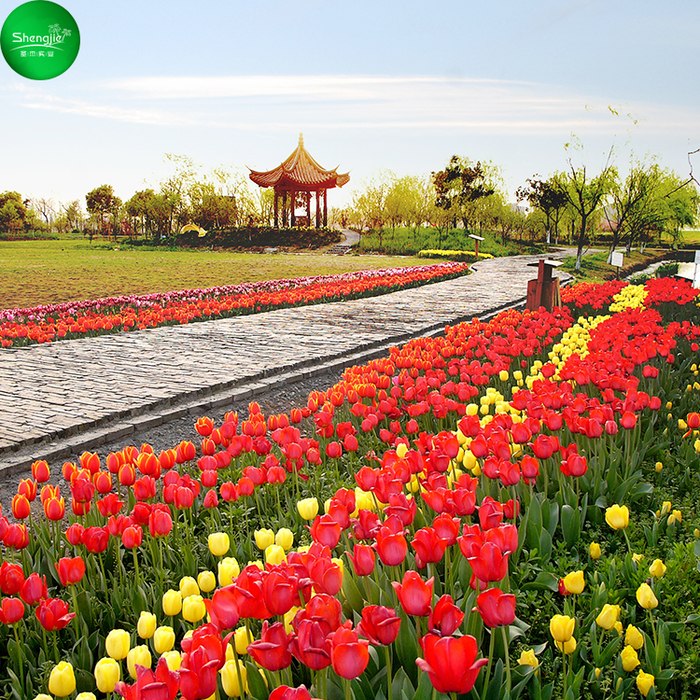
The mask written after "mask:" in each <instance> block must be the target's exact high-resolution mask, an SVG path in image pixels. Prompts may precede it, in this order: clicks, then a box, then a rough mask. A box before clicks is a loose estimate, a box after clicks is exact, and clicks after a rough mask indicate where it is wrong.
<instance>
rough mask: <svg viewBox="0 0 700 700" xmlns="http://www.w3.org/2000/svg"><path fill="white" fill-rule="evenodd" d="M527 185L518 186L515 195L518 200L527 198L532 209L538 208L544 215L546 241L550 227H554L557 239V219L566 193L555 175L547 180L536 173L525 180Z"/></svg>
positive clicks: (549, 234) (559, 217)
mask: <svg viewBox="0 0 700 700" xmlns="http://www.w3.org/2000/svg"><path fill="white" fill-rule="evenodd" d="M527 183H528V187H519V188H518V190H517V192H516V196H517V198H518V200H519V201H522V200H525V199H526V200H527V201H528V202H529V203H530V206H531V207H532V208H533V209H539V210H540V211H541V212H542V213H543V214H544V217H545V234H546V236H547V243H551V240H552V236H551V234H552V228H554V240H555V241H556V240H558V233H559V231H558V228H559V221H560V220H561V216H562V213H563V212H564V208H565V207H566V204H567V198H566V193H565V192H564V189H563V187H562V186H561V183H560V182H559V181H558V179H557V178H556V176H553V177H550V178H549V180H542V179H540V178H539V176H538V175H535V176H534V177H533V178H532V179H528V180H527Z"/></svg>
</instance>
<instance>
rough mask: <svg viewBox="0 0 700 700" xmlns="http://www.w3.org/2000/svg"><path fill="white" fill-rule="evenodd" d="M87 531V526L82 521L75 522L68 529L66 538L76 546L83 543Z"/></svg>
mask: <svg viewBox="0 0 700 700" xmlns="http://www.w3.org/2000/svg"><path fill="white" fill-rule="evenodd" d="M84 532H85V527H84V526H83V525H81V524H80V523H73V524H72V525H71V526H70V527H68V528H67V529H66V539H67V540H68V541H69V542H70V543H71V544H72V545H73V546H74V547H77V546H78V545H79V544H82V543H83V533H84Z"/></svg>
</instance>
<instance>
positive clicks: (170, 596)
mask: <svg viewBox="0 0 700 700" xmlns="http://www.w3.org/2000/svg"><path fill="white" fill-rule="evenodd" d="M180 610H182V595H181V594H180V591H174V590H173V589H172V588H171V589H170V590H168V591H165V593H163V612H164V613H165V614H166V615H170V616H171V617H172V616H173V615H179V614H180Z"/></svg>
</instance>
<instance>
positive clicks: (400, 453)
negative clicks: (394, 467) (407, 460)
mask: <svg viewBox="0 0 700 700" xmlns="http://www.w3.org/2000/svg"><path fill="white" fill-rule="evenodd" d="M407 453H408V447H407V446H406V445H405V444H404V443H403V442H402V443H399V444H398V445H397V446H396V456H397V457H398V458H399V459H403V458H404V457H405V456H406V454H407Z"/></svg>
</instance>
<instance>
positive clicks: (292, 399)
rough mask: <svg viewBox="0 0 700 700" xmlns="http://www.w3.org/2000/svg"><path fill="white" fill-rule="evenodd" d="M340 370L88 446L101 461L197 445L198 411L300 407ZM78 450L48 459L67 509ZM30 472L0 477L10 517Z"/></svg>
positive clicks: (35, 509) (217, 415) (217, 413)
mask: <svg viewBox="0 0 700 700" xmlns="http://www.w3.org/2000/svg"><path fill="white" fill-rule="evenodd" d="M342 374H343V371H342V370H339V371H337V372H328V373H326V374H320V375H316V376H313V377H309V378H308V379H301V380H299V381H297V382H292V383H290V384H288V385H286V386H285V387H283V388H281V389H280V388H277V389H275V390H272V391H268V392H265V393H263V394H259V395H256V396H255V397H254V398H252V399H245V400H244V401H236V402H231V404H230V405H228V406H225V407H224V408H219V409H216V410H211V411H208V412H201V413H198V414H197V415H195V414H192V413H190V414H187V415H185V416H183V417H181V418H177V419H175V420H172V421H169V422H167V423H162V424H161V425H158V426H155V427H150V428H144V429H141V430H136V431H134V432H133V433H131V434H130V435H127V436H126V437H121V438H118V439H116V440H113V441H110V442H105V443H104V444H103V445H101V446H100V447H98V448H97V449H94V450H91V452H96V453H97V454H98V455H99V456H100V459H101V462H102V464H103V465H104V464H105V460H106V458H107V455H108V454H109V453H110V452H117V451H119V450H121V449H122V448H124V447H126V446H127V445H134V446H135V447H137V448H140V447H141V445H142V444H143V443H144V442H147V443H148V444H149V445H151V447H153V450H154V452H155V453H156V454H158V453H159V452H160V451H161V450H166V449H169V448H171V447H177V445H178V444H179V443H180V442H182V441H183V440H190V441H191V442H194V443H195V445H199V442H200V441H201V439H202V438H201V436H200V435H199V434H198V433H197V431H196V430H195V429H194V424H195V423H196V421H197V419H198V418H199V417H201V415H208V416H209V418H211V419H212V420H213V421H214V422H215V423H216V424H217V425H218V424H221V422H222V421H223V418H224V414H226V413H228V412H229V411H238V415H239V416H240V418H241V419H245V418H247V417H248V404H249V403H251V402H252V401H256V402H257V403H258V404H259V405H260V408H261V410H262V412H263V413H264V414H265V415H274V414H278V413H288V412H289V411H290V410H291V409H292V408H301V407H302V406H306V402H307V400H308V398H309V394H310V393H311V392H312V391H325V390H326V389H329V388H330V387H332V386H333V385H334V384H336V383H337V382H339V381H340V379H341V378H342ZM79 457H80V453H79V452H76V453H74V454H71V455H70V457H66V458H65V459H63V460H58V461H53V462H49V467H50V469H51V479H50V481H49V483H50V484H58V485H59V486H60V487H61V495H62V496H63V497H64V498H65V499H66V508H67V509H70V487H69V485H68V483H67V482H66V481H65V479H64V478H63V474H62V467H63V463H64V462H76V463H77V462H78V459H79ZM31 476H32V475H31V472H30V471H29V470H27V473H26V474H17V473H15V474H11V475H8V476H6V477H5V478H3V479H0V506H2V513H3V514H4V515H6V516H7V517H8V518H9V519H10V520H11V521H12V520H13V518H12V507H11V504H12V497H13V496H14V495H15V494H16V493H17V484H18V483H19V480H20V479H28V478H31ZM32 514H33V515H36V517H43V511H42V506H41V502H40V500H39V497H38V496H37V498H36V500H35V501H34V502H33V503H32Z"/></svg>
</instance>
